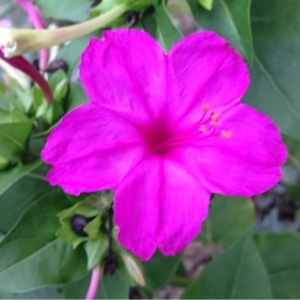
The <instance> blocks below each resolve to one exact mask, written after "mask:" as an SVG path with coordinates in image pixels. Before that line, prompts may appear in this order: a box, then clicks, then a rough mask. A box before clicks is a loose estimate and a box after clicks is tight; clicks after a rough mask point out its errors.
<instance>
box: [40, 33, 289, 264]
mask: <svg viewBox="0 0 300 300" xmlns="http://www.w3.org/2000/svg"><path fill="white" fill-rule="evenodd" d="M80 75H81V79H82V83H83V86H84V88H85V91H86V93H87V96H88V97H89V99H90V103H89V104H85V105H82V106H80V107H79V108H77V109H75V110H74V111H73V112H71V113H69V114H68V115H67V116H65V117H64V118H63V120H62V122H61V123H60V124H59V125H58V126H57V128H56V129H55V130H54V131H53V132H52V133H51V135H50V136H49V138H48V141H47V143H46V146H45V148H44V150H43V152H42V157H43V159H44V160H45V161H46V162H47V163H49V164H51V165H52V166H53V167H52V169H51V170H50V172H49V173H48V176H47V179H48V181H49V182H50V183H51V184H52V185H59V186H61V187H62V188H63V189H64V190H65V191H66V192H67V193H70V194H73V195H79V194H80V193H83V192H96V191H100V190H103V189H114V190H115V207H114V209H115V222H116V225H117V226H118V227H119V229H120V231H119V235H118V239H119V241H120V243H122V244H123V245H124V246H125V247H126V248H128V249H130V250H131V251H132V252H133V253H134V254H136V255H138V256H140V257H141V258H143V259H144V260H148V259H150V258H151V256H152V255H153V254H154V253H155V251H156V250H157V249H159V250H160V251H161V252H162V253H163V254H164V255H175V254H177V253H179V252H180V251H182V250H183V249H184V248H185V247H186V246H187V245H188V244H189V243H190V242H191V241H192V240H193V239H194V238H195V237H196V236H197V235H198V234H199V232H200V230H201V224H202V223H203V222H204V221H205V219H206V218H207V216H208V207H209V202H210V197H211V194H212V193H219V194H224V195H229V196H233V195H239V196H245V197H251V196H253V195H256V194H260V193H263V192H265V191H267V190H268V189H270V188H272V187H273V186H274V185H276V184H277V183H278V182H279V181H280V179H281V177H282V172H281V169H280V166H281V165H282V164H284V162H285V161H286V157H287V150H286V147H285V145H284V144H283V142H282V139H281V136H280V132H279V130H278V129H277V127H276V126H275V125H274V123H273V122H272V120H271V119H270V118H269V117H268V116H266V115H264V114H262V113H260V112H258V111H256V110H255V109H254V108H252V107H250V106H248V105H246V104H242V103H241V99H242V97H243V96H244V94H245V93H246V91H247V89H248V86H249V82H250V79H249V74H248V69H247V66H246V64H245V63H244V62H243V59H242V57H241V56H240V55H239V54H238V53H237V52H236V51H235V49H233V48H232V47H231V46H230V45H229V43H228V42H227V41H226V40H225V39H223V38H221V37H220V36H218V35H217V34H215V33H213V32H201V33H196V34H193V35H191V36H188V37H185V38H183V39H182V40H181V41H179V42H178V43H177V44H176V45H175V46H174V47H173V48H172V49H171V51H170V52H169V53H168V54H166V53H164V51H163V49H162V47H161V46H160V45H159V44H158V43H157V42H156V41H155V40H154V39H153V38H152V37H150V36H149V35H148V34H147V33H145V32H143V31H138V30H116V31H106V32H104V39H103V40H99V39H96V38H94V39H92V40H91V42H90V44H89V46H88V47H87V49H86V51H85V52H84V54H83V56H82V60H81V65H80Z"/></svg>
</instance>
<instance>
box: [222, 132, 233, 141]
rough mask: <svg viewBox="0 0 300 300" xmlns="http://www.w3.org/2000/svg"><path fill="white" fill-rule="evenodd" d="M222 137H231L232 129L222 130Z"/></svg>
mask: <svg viewBox="0 0 300 300" xmlns="http://www.w3.org/2000/svg"><path fill="white" fill-rule="evenodd" d="M221 137H222V138H224V139H230V138H231V137H232V132H231V131H226V130H222V131H221Z"/></svg>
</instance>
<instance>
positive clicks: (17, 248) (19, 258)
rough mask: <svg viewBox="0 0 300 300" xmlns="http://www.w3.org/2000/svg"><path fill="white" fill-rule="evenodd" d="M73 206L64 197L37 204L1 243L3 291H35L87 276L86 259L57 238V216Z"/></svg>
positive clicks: (82, 254)
mask: <svg viewBox="0 0 300 300" xmlns="http://www.w3.org/2000/svg"><path fill="white" fill-rule="evenodd" d="M71 204H72V203H70V201H68V200H67V199H66V196H65V195H64V194H62V193H56V194H52V195H50V196H48V197H46V198H45V199H43V200H41V201H39V202H38V203H36V204H33V205H32V206H31V207H29V208H28V210H27V211H26V212H25V213H24V215H23V216H22V217H21V218H20V220H19V222H18V223H17V225H16V226H15V227H14V228H13V229H12V230H11V231H10V232H9V233H8V235H7V236H6V237H5V238H4V239H3V240H2V241H1V243H0V289H2V290H7V291H9V292H21V291H28V290H33V289H37V288H41V287H45V286H50V285H59V284H64V283H67V282H71V281H75V280H78V279H79V278H81V277H82V276H84V275H85V274H86V272H87V269H86V263H87V262H86V256H85V253H84V250H83V249H82V248H78V249H76V251H74V250H73V249H72V247H70V246H68V245H66V244H65V243H64V242H63V240H61V239H58V238H57V237H56V236H55V232H56V230H57V229H58V227H59V221H58V218H57V216H56V215H57V213H58V212H59V211H61V210H63V209H65V208H66V207H68V206H70V205H71Z"/></svg>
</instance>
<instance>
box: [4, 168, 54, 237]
mask: <svg viewBox="0 0 300 300" xmlns="http://www.w3.org/2000/svg"><path fill="white" fill-rule="evenodd" d="M29 176H34V177H29ZM50 191H52V192H53V188H51V187H50V186H49V184H48V183H47V182H46V181H45V180H44V176H41V175H39V174H33V173H32V174H31V173H29V174H26V175H25V176H24V177H23V178H22V179H21V180H19V181H18V182H16V183H15V184H14V185H12V186H11V187H10V188H9V189H8V190H7V191H6V192H5V193H3V194H2V195H1V196H0V231H4V232H7V231H8V230H9V229H10V228H11V227H12V226H13V225H14V224H15V222H16V221H17V220H18V219H19V217H20V215H21V214H22V213H23V212H24V210H25V209H27V208H28V207H29V206H30V205H32V204H33V203H34V202H36V201H38V200H40V199H42V198H43V197H44V196H45V195H47V194H49V192H50Z"/></svg>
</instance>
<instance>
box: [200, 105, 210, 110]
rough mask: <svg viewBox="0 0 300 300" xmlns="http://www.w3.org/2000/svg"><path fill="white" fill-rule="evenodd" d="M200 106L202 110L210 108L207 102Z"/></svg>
mask: <svg viewBox="0 0 300 300" xmlns="http://www.w3.org/2000/svg"><path fill="white" fill-rule="evenodd" d="M201 108H202V109H203V110H204V111H208V110H210V105H209V104H208V103H204V104H202V106H201Z"/></svg>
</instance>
